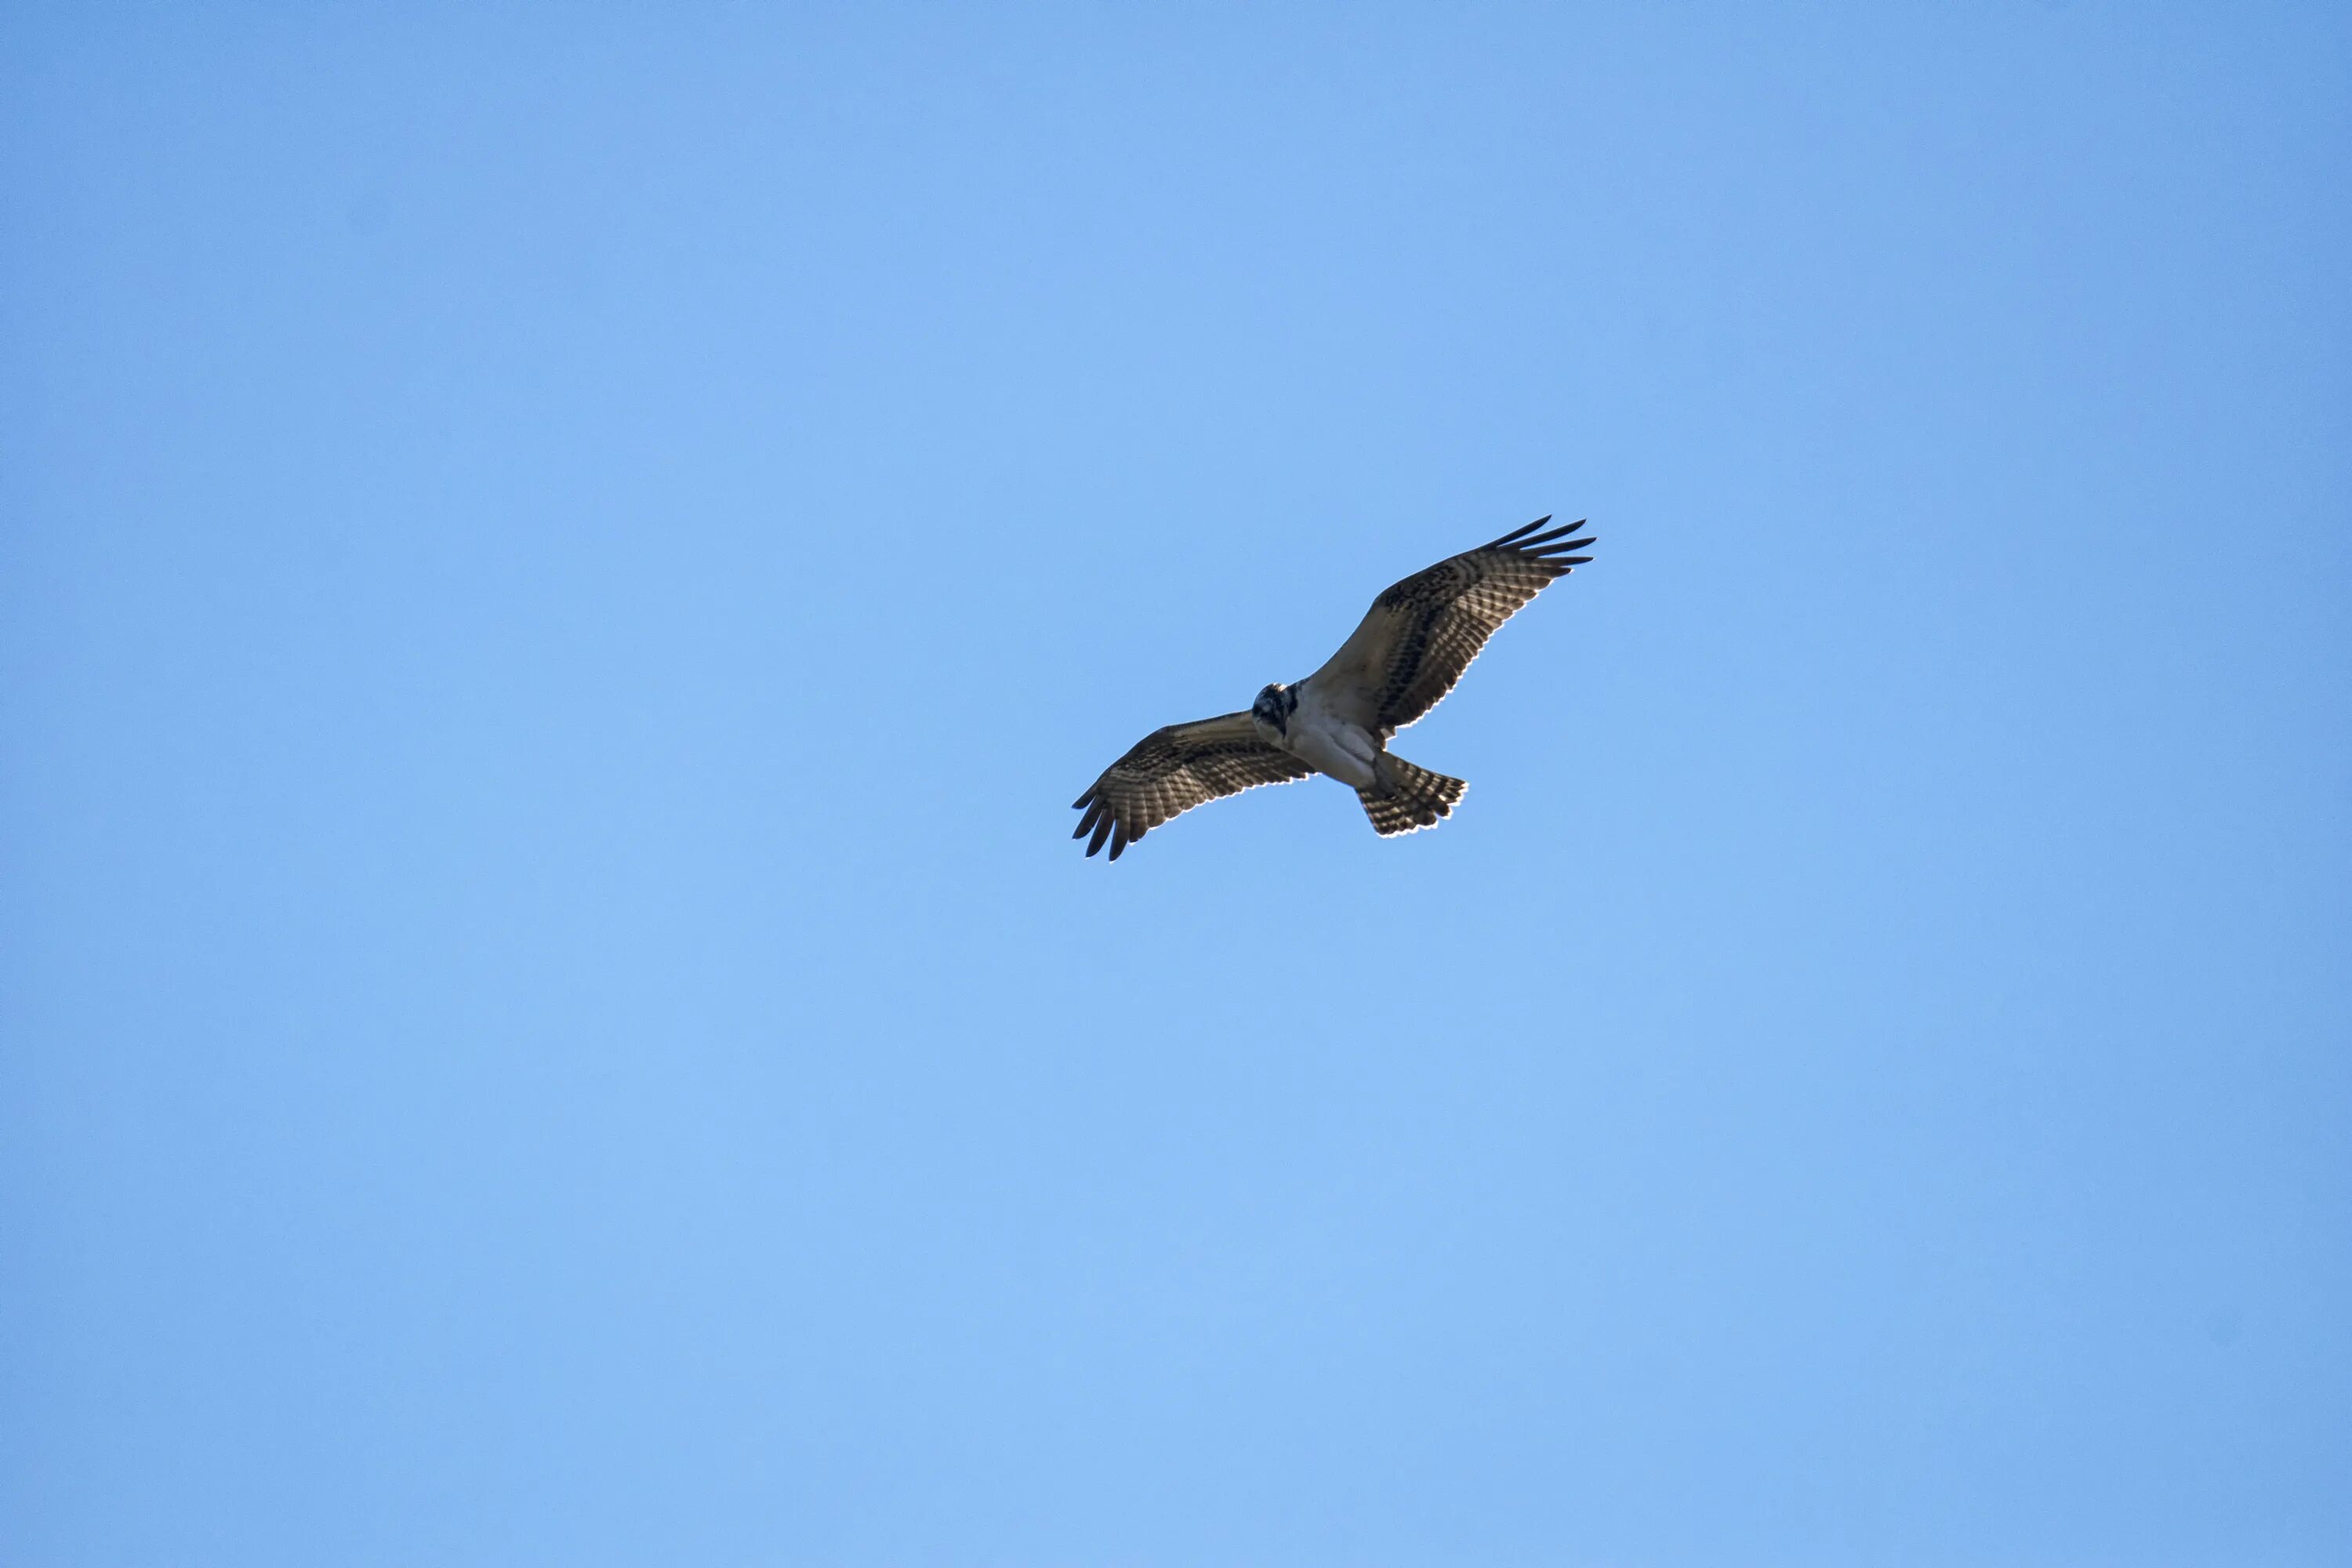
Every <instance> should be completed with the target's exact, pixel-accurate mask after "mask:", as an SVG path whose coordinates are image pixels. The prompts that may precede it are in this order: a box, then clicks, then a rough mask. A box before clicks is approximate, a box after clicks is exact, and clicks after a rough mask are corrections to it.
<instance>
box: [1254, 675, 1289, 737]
mask: <svg viewBox="0 0 2352 1568" xmlns="http://www.w3.org/2000/svg"><path fill="white" fill-rule="evenodd" d="M1297 706H1298V699H1297V696H1295V695H1294V694H1293V693H1291V692H1290V691H1288V690H1286V689H1284V688H1283V687H1280V686H1269V687H1267V688H1266V689H1265V690H1264V691H1261V692H1259V693H1258V694H1257V700H1256V701H1255V702H1253V703H1251V704H1250V717H1251V718H1253V719H1255V720H1256V721H1257V728H1258V733H1259V734H1261V735H1264V736H1265V738H1266V739H1267V740H1269V741H1271V740H1274V739H1276V737H1278V736H1282V735H1286V734H1288V733H1289V732H1290V715H1291V712H1292V711H1293V710H1295V709H1297Z"/></svg>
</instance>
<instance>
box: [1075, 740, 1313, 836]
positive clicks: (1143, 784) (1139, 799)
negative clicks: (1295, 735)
mask: <svg viewBox="0 0 2352 1568" xmlns="http://www.w3.org/2000/svg"><path fill="white" fill-rule="evenodd" d="M1314 771H1315V770H1314V769H1313V768H1311V767H1308V766H1307V764H1306V763H1302V762H1300V761H1299V760H1298V759H1297V757H1294V756H1292V755H1291V754H1290V753H1289V752H1286V751H1283V750H1282V749H1281V748H1279V747H1277V746H1272V745H1269V744H1267V743H1266V742H1265V741H1263V740H1261V739H1259V738H1258V732H1257V727H1256V725H1255V724H1254V723H1252V722H1251V721H1250V716H1249V715H1248V714H1247V713H1245V712H1244V713H1226V714H1223V715H1221V716H1220V717H1218V718H1214V719H1202V720H1197V721H1194V722H1192V723H1190V724H1171V725H1169V726H1167V727H1166V728H1165V729H1160V730H1154V731H1151V733H1150V734H1149V735H1146V736H1145V737H1143V739H1141V740H1140V741H1138V742H1136V743H1135V744H1134V745H1133V746H1131V747H1130V748H1129V750H1128V753H1127V755H1125V756H1123V757H1121V758H1119V760H1118V761H1117V762H1115V763H1111V765H1110V766H1109V767H1108V768H1105V769H1104V770H1103V775H1102V777H1100V778H1098V779H1097V780H1095V782H1094V786H1093V787H1092V788H1091V789H1089V790H1087V793H1086V794H1084V795H1080V796H1078V798H1077V799H1076V800H1075V801H1073V802H1072V803H1071V805H1072V808H1073V809H1078V808H1084V810H1085V811H1086V816H1082V817H1080V818H1079V819H1078V830H1077V831H1076V833H1074V834H1072V835H1071V836H1070V837H1073V838H1085V837H1087V835H1088V834H1092V835H1093V836H1094V837H1093V839H1092V841H1091V842H1089V843H1088V844H1087V854H1088V855H1092V854H1094V853H1095V851H1097V850H1098V849H1100V848H1101V847H1103V840H1104V839H1106V838H1108V839H1109V840H1110V858H1112V859H1114V860H1116V859H1118V858H1119V856H1120V855H1122V854H1124V853H1125V852H1126V850H1127V847H1128V846H1129V845H1130V844H1132V843H1134V842H1135V841H1136V840H1137V839H1139V838H1140V837H1143V836H1144V835H1145V834H1146V833H1149V832H1150V830H1151V829H1153V828H1155V827H1157V826H1160V824H1161V823H1163V822H1166V821H1168V820H1169V819H1170V818H1171V817H1174V816H1182V815H1183V814H1184V813H1185V812H1188V811H1190V810H1192V808H1193V807H1194V806H1196V805H1206V804H1207V803H1208V802H1210V801H1213V800H1216V799H1219V798H1220V797H1222V796H1224V795H1239V794H1241V792H1242V791H1244V790H1245V789H1255V788H1257V786H1258V785H1260V784H1288V783H1290V782H1291V781H1292V780H1294V779H1303V778H1305V777H1307V774H1309V773H1313V772H1314Z"/></svg>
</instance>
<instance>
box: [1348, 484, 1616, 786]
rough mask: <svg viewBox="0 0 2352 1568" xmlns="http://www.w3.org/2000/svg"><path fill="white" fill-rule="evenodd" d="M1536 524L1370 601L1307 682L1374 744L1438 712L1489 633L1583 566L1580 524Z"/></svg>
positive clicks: (1443, 563)
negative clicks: (1321, 689)
mask: <svg viewBox="0 0 2352 1568" xmlns="http://www.w3.org/2000/svg"><path fill="white" fill-rule="evenodd" d="M1549 521H1551V519H1549V518H1548V517H1539V518H1538V519H1537V520H1536V521H1533V522H1531V523H1529V524H1528V525H1527V526H1526V527H1525V528H1517V529H1513V530H1512V531H1510V532H1508V533H1507V534H1505V535H1503V537H1502V538H1500V539H1497V540H1496V541H1495V542H1493V543H1491V544H1482V545H1480V546H1479V547H1478V548H1477V549H1475V550H1466V551H1465V552H1462V553H1461V554H1459V555H1456V556H1454V557H1452V558H1451V559H1450V560H1445V561H1441V562H1439V563H1437V564H1436V565H1434V566H1432V567H1431V568H1430V569H1429V570H1428V571H1426V572H1416V573H1414V574H1412V576H1410V577H1408V578H1406V579H1405V580H1404V581H1403V582H1402V583H1399V584H1396V585H1395V586H1394V587H1392V588H1391V589H1390V590H1389V591H1388V592H1387V593H1385V594H1382V595H1381V596H1380V597H1379V598H1377V599H1375V600H1373V601H1372V607H1371V608H1370V610H1369V611H1367V612H1366V613H1365V616H1364V619H1363V622H1362V624H1361V625H1360V626H1357V627H1356V629H1355V632H1354V633H1353V634H1352V635H1351V636H1349V638H1348V640H1347V642H1346V643H1345V644H1344V645H1342V646H1341V647H1340V649H1339V652H1338V653H1336V654H1334V655H1332V656H1331V662H1330V663H1328V664H1327V665H1325V666H1324V667H1323V668H1321V669H1319V670H1318V671H1317V672H1316V673H1315V675H1314V676H1313V677H1311V678H1310V679H1315V680H1317V681H1319V682H1322V683H1323V684H1324V685H1325V686H1326V688H1327V689H1334V690H1336V691H1338V692H1339V693H1341V694H1343V696H1344V698H1345V699H1346V700H1349V706H1350V707H1351V708H1355V709H1357V710H1358V711H1356V712H1353V713H1351V714H1349V717H1351V718H1353V719H1355V720H1356V721H1357V722H1359V723H1360V724H1362V725H1363V726H1364V727H1365V728H1366V729H1368V730H1378V731H1380V734H1381V738H1382V739H1383V740H1385V739H1387V738H1388V737H1389V736H1391V735H1393V734H1395V733H1396V732H1397V731H1399V730H1402V729H1403V728H1404V727H1405V726H1406V725H1407V724H1410V723H1412V721H1414V720H1416V719H1419V718H1420V717H1421V716H1422V715H1423V714H1424V713H1426V712H1428V711H1429V710H1431V709H1432V708H1434V707H1436V706H1437V702H1438V699H1440V698H1442V697H1444V695H1445V694H1446V693H1447V692H1449V691H1451V690H1453V689H1454V682H1455V681H1457V680H1460V679H1462V672H1463V671H1464V670H1465V669H1467V668H1470V661H1471V660H1472V659H1474V658H1477V657H1478V650H1479V649H1480V648H1481V647H1485V646H1486V639H1487V638H1488V637H1493V636H1494V635H1495V632H1496V628H1498V627H1499V626H1502V624H1503V623H1504V622H1505V621H1507V620H1509V619H1510V618H1511V617H1512V616H1514V615H1516V614H1517V613H1518V611H1519V608H1520V606H1522V605H1525V604H1526V603H1527V602H1528V600H1530V599H1532V598H1534V597H1535V596H1536V595H1538V594H1539V593H1541V592H1543V590H1544V588H1545V587H1546V586H1547V585H1548V584H1550V583H1551V582H1552V581H1553V580H1554V579H1555V578H1559V577H1565V576H1567V575H1568V574H1570V572H1572V571H1574V570H1575V569H1576V568H1577V567H1579V566H1581V565H1583V564H1584V563H1586V562H1588V561H1590V560H1591V559H1592V557H1591V556H1590V555H1572V554H1570V553H1569V552H1570V551H1574V550H1581V549H1583V548H1584V547H1585V546H1586V545H1588V544H1591V542H1592V540H1591V538H1584V539H1570V538H1569V537H1568V536H1569V535H1570V534H1572V533H1574V532H1575V531H1577V530H1578V529H1580V528H1582V527H1583V526H1584V524H1583V523H1582V522H1581V521H1579V522H1573V523H1570V524H1569V525H1568V526H1567V527H1565V528H1555V529H1551V530H1549V531H1539V530H1542V529H1543V526H1544V524H1545V523H1548V522H1549Z"/></svg>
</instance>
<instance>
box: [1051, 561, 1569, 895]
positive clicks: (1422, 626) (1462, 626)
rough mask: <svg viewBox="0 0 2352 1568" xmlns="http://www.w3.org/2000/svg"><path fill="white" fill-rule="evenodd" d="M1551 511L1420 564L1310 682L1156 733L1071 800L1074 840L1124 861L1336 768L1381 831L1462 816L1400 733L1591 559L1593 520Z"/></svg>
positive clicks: (1452, 790) (1459, 787) (1455, 793)
mask: <svg viewBox="0 0 2352 1568" xmlns="http://www.w3.org/2000/svg"><path fill="white" fill-rule="evenodd" d="M1549 521H1551V519H1549V517H1539V518H1538V519H1536V521H1533V522H1531V523H1529V524H1528V525H1527V526H1526V527H1525V528H1517V529H1513V530H1512V531H1510V532H1508V533H1507V534H1505V535H1503V537H1502V538H1500V539H1498V540H1496V541H1495V542H1493V543H1492V544H1482V545H1480V546H1479V547H1478V548H1477V549H1475V550H1465V551H1464V552H1462V553H1461V554H1459V555H1456V556H1454V557H1452V558H1451V559H1449V560H1444V561H1441V562H1439V563H1437V564H1436V565H1434V566H1433V567H1431V568H1430V569H1429V570H1428V571H1426V572H1416V573H1414V574H1412V576H1410V577H1408V578H1406V579H1405V580H1404V581H1403V582H1402V583H1399V584H1396V585H1395V586H1394V587H1392V588H1391V589H1390V590H1389V591H1388V592H1387V593H1385V594H1382V595H1381V596H1380V597H1379V598H1377V599H1374V600H1373V601H1372V607H1371V608H1370V610H1368V611H1366V612H1365V615H1364V619H1363V623H1362V624H1361V625H1360V626H1357V628H1356V630H1355V632H1354V634H1353V635H1352V636H1350V637H1349V638H1348V640H1347V641H1346V642H1344V643H1342V644H1341V645H1340V646H1339V652H1338V653H1335V654H1333V655H1332V656H1331V659H1330V662H1329V663H1328V664H1326V665H1325V666H1324V667H1323V668H1320V669H1318V670H1317V671H1316V672H1315V673H1314V674H1312V675H1310V676H1308V677H1307V679H1304V680H1299V681H1294V682H1292V683H1291V684H1290V685H1288V686H1281V685H1276V686H1269V687H1267V688H1266V689H1265V690H1263V691H1261V692H1259V693H1258V694H1257V700H1256V701H1255V702H1254V703H1252V704H1251V705H1250V708H1249V710H1248V711H1247V712H1244V713H1227V714H1224V715H1223V716H1221V717H1219V718H1215V719H1202V720H1199V721H1195V722H1193V723H1190V724H1171V725H1169V726H1168V727H1167V728H1166V729H1164V730H1154V731H1151V733H1150V734H1149V735H1146V736H1145V737H1143V739H1142V740H1140V741H1138V742H1136V743H1135V746H1134V748H1133V749H1132V750H1131V751H1129V752H1128V753H1127V755H1125V756H1123V757H1121V758H1119V760H1118V761H1117V762H1115V763H1111V765H1110V766H1109V767H1108V768H1106V769H1104V770H1103V775H1102V777H1100V778H1098V779H1097V780H1095V782H1094V786H1093V787H1092V788H1090V789H1088V790H1087V793H1086V794H1084V795H1080V796H1078V798H1077V799H1076V801H1075V802H1073V803H1072V805H1073V807H1074V808H1075V809H1076V810H1080V811H1083V812H1085V813H1086V816H1082V817H1080V818H1079V819H1078V830H1077V832H1076V833H1074V834H1072V835H1071V837H1074V838H1084V839H1086V841H1087V854H1088V855H1089V856H1091V855H1093V854H1095V853H1096V852H1097V851H1098V850H1100V849H1101V848H1102V847H1103V844H1104V843H1105V841H1108V843H1109V845H1110V858H1112V859H1114V860H1116V859H1118V858H1119V856H1120V855H1121V854H1123V853H1124V852H1125V851H1126V849H1127V847H1128V846H1129V845H1130V844H1132V843H1134V842H1135V841H1136V840H1137V839H1139V838H1140V837H1143V836H1144V835H1145V834H1146V833H1149V832H1150V831H1151V830H1152V829H1153V828H1155V827H1157V826H1160V824H1161V823H1163V822H1166V821H1168V820H1169V819H1170V818H1171V817H1174V816H1181V814H1183V813H1184V812H1188V811H1190V810H1192V808H1193V807H1194V806H1196V805H1202V804H1204V803H1205V802H1208V801H1213V800H1216V799H1218V798H1219V797H1221V796H1223V795H1239V794H1240V793H1241V792H1242V791H1244V790H1245V789H1255V788H1256V787H1257V786H1258V785H1260V784H1288V783H1290V782H1291V781H1292V780H1294V779H1303V778H1305V777H1307V775H1308V774H1309V773H1328V774H1330V775H1331V776H1332V777H1333V778H1335V779H1338V780H1339V782H1340V783H1341V784H1346V785H1347V786H1348V787H1349V788H1350V789H1352V790H1354V791H1355V792H1356V796H1357V798H1358V799H1360V800H1361V801H1362V802H1363V803H1364V815H1365V816H1369V817H1370V818H1371V819H1372V830H1373V831H1374V832H1376V833H1378V834H1380V835H1381V837H1384V838H1385V837H1388V836H1389V835H1391V834H1393V833H1412V832H1416V831H1418V830H1419V829H1421V828H1423V827H1433V826H1436V825H1437V820H1438V818H1440V817H1443V816H1452V815H1453V812H1454V806H1455V805H1458V804H1460V802H1461V799H1462V795H1463V792H1464V791H1465V790H1467V789H1468V788H1469V787H1470V786H1469V785H1468V784H1465V783H1463V782H1462V781H1461V780H1460V779H1455V778H1448V777H1446V776H1445V775H1444V773H1432V772H1430V771H1429V770H1428V769H1427V768H1423V767H1415V766H1414V765H1413V764H1412V763H1408V762H1406V761H1405V760H1404V759H1403V758H1402V757H1399V756H1394V755H1391V753H1390V752H1389V749H1388V744H1389V740H1390V738H1391V736H1393V735H1394V734H1395V733H1396V732H1397V731H1399V730H1402V729H1403V728H1404V727H1405V726H1406V725H1408V724H1410V723H1412V721H1414V720H1416V719H1419V718H1420V717H1421V716H1422V715H1423V714H1424V713H1426V712H1428V711H1429V710H1431V709H1433V708H1434V707H1436V706H1437V703H1438V700H1439V699H1440V698H1442V697H1444V695H1445V694H1446V693H1447V692H1449V691H1451V690H1453V689H1454V682H1455V681H1457V680H1459V679H1462V672H1463V671H1464V670H1465V669H1467V668H1470V661H1471V660H1472V659H1474V658H1477V657H1478V650H1479V648H1481V647H1484V646H1485V645H1486V639H1487V638H1488V637H1493V636H1494V635H1495V631H1496V627H1498V626H1501V625H1502V624H1503V623H1504V622H1505V621H1507V620H1509V619H1510V618H1511V616H1513V615H1515V614H1517V611H1518V609H1519V606H1521V605H1525V604H1526V603H1527V602H1528V600H1530V599H1532V598H1534V597H1535V596H1536V595H1538V594H1539V593H1541V592H1543V589H1544V585H1545V584H1548V583H1549V582H1550V581H1551V580H1552V579H1553V578H1555V577H1565V576H1567V575H1568V574H1570V572H1572V571H1574V570H1575V569H1576V568H1577V567H1579V566H1581V565H1583V564H1584V563H1586V562H1588V561H1590V560H1591V559H1592V557H1591V556H1590V555H1578V554H1575V553H1573V552H1575V551H1579V550H1581V549H1583V548H1584V547H1585V546H1586V545H1588V544H1591V542H1592V540H1591V538H1589V537H1588V538H1584V539H1570V538H1569V537H1568V536H1569V535H1570V534H1572V533H1574V532H1575V531H1577V530H1578V529H1580V528H1582V527H1583V526H1584V524H1583V523H1581V522H1575V523H1571V524H1570V525H1569V526H1568V527H1566V528H1554V529H1550V530H1546V529H1545V528H1544V524H1546V523H1548V522H1549Z"/></svg>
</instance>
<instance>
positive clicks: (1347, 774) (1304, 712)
mask: <svg viewBox="0 0 2352 1568" xmlns="http://www.w3.org/2000/svg"><path fill="white" fill-rule="evenodd" d="M1288 740H1289V742H1290V754H1291V755H1293V756H1295V757H1297V759H1298V760H1299V761H1300V762H1302V763H1306V764H1307V766H1308V767H1311V768H1313V769H1315V770H1316V771H1317V772H1318V773H1329V774H1330V775H1331V776H1332V777H1333V778H1335V779H1338V780H1339V782H1340V783H1341V784H1346V785H1348V786H1349V788H1351V789H1362V788H1364V787H1365V786H1366V785H1368V784H1370V783H1371V782H1372V758H1373V757H1374V756H1376V755H1377V754H1378V753H1379V748H1378V747H1376V746H1374V745H1373V744H1372V738H1371V737H1370V735H1368V734H1366V733H1365V732H1364V731H1363V730H1362V729H1361V728H1360V726H1357V725H1354V724H1350V723H1348V722H1346V721H1343V720H1338V719H1334V718H1333V717H1332V716H1331V715H1329V714H1328V713H1324V712H1321V711H1319V710H1315V709H1313V708H1310V707H1307V705H1305V704H1301V705H1300V707H1299V710H1298V711H1297V712H1296V713H1294V714H1292V715H1291V716H1290V734H1289V736H1288Z"/></svg>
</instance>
